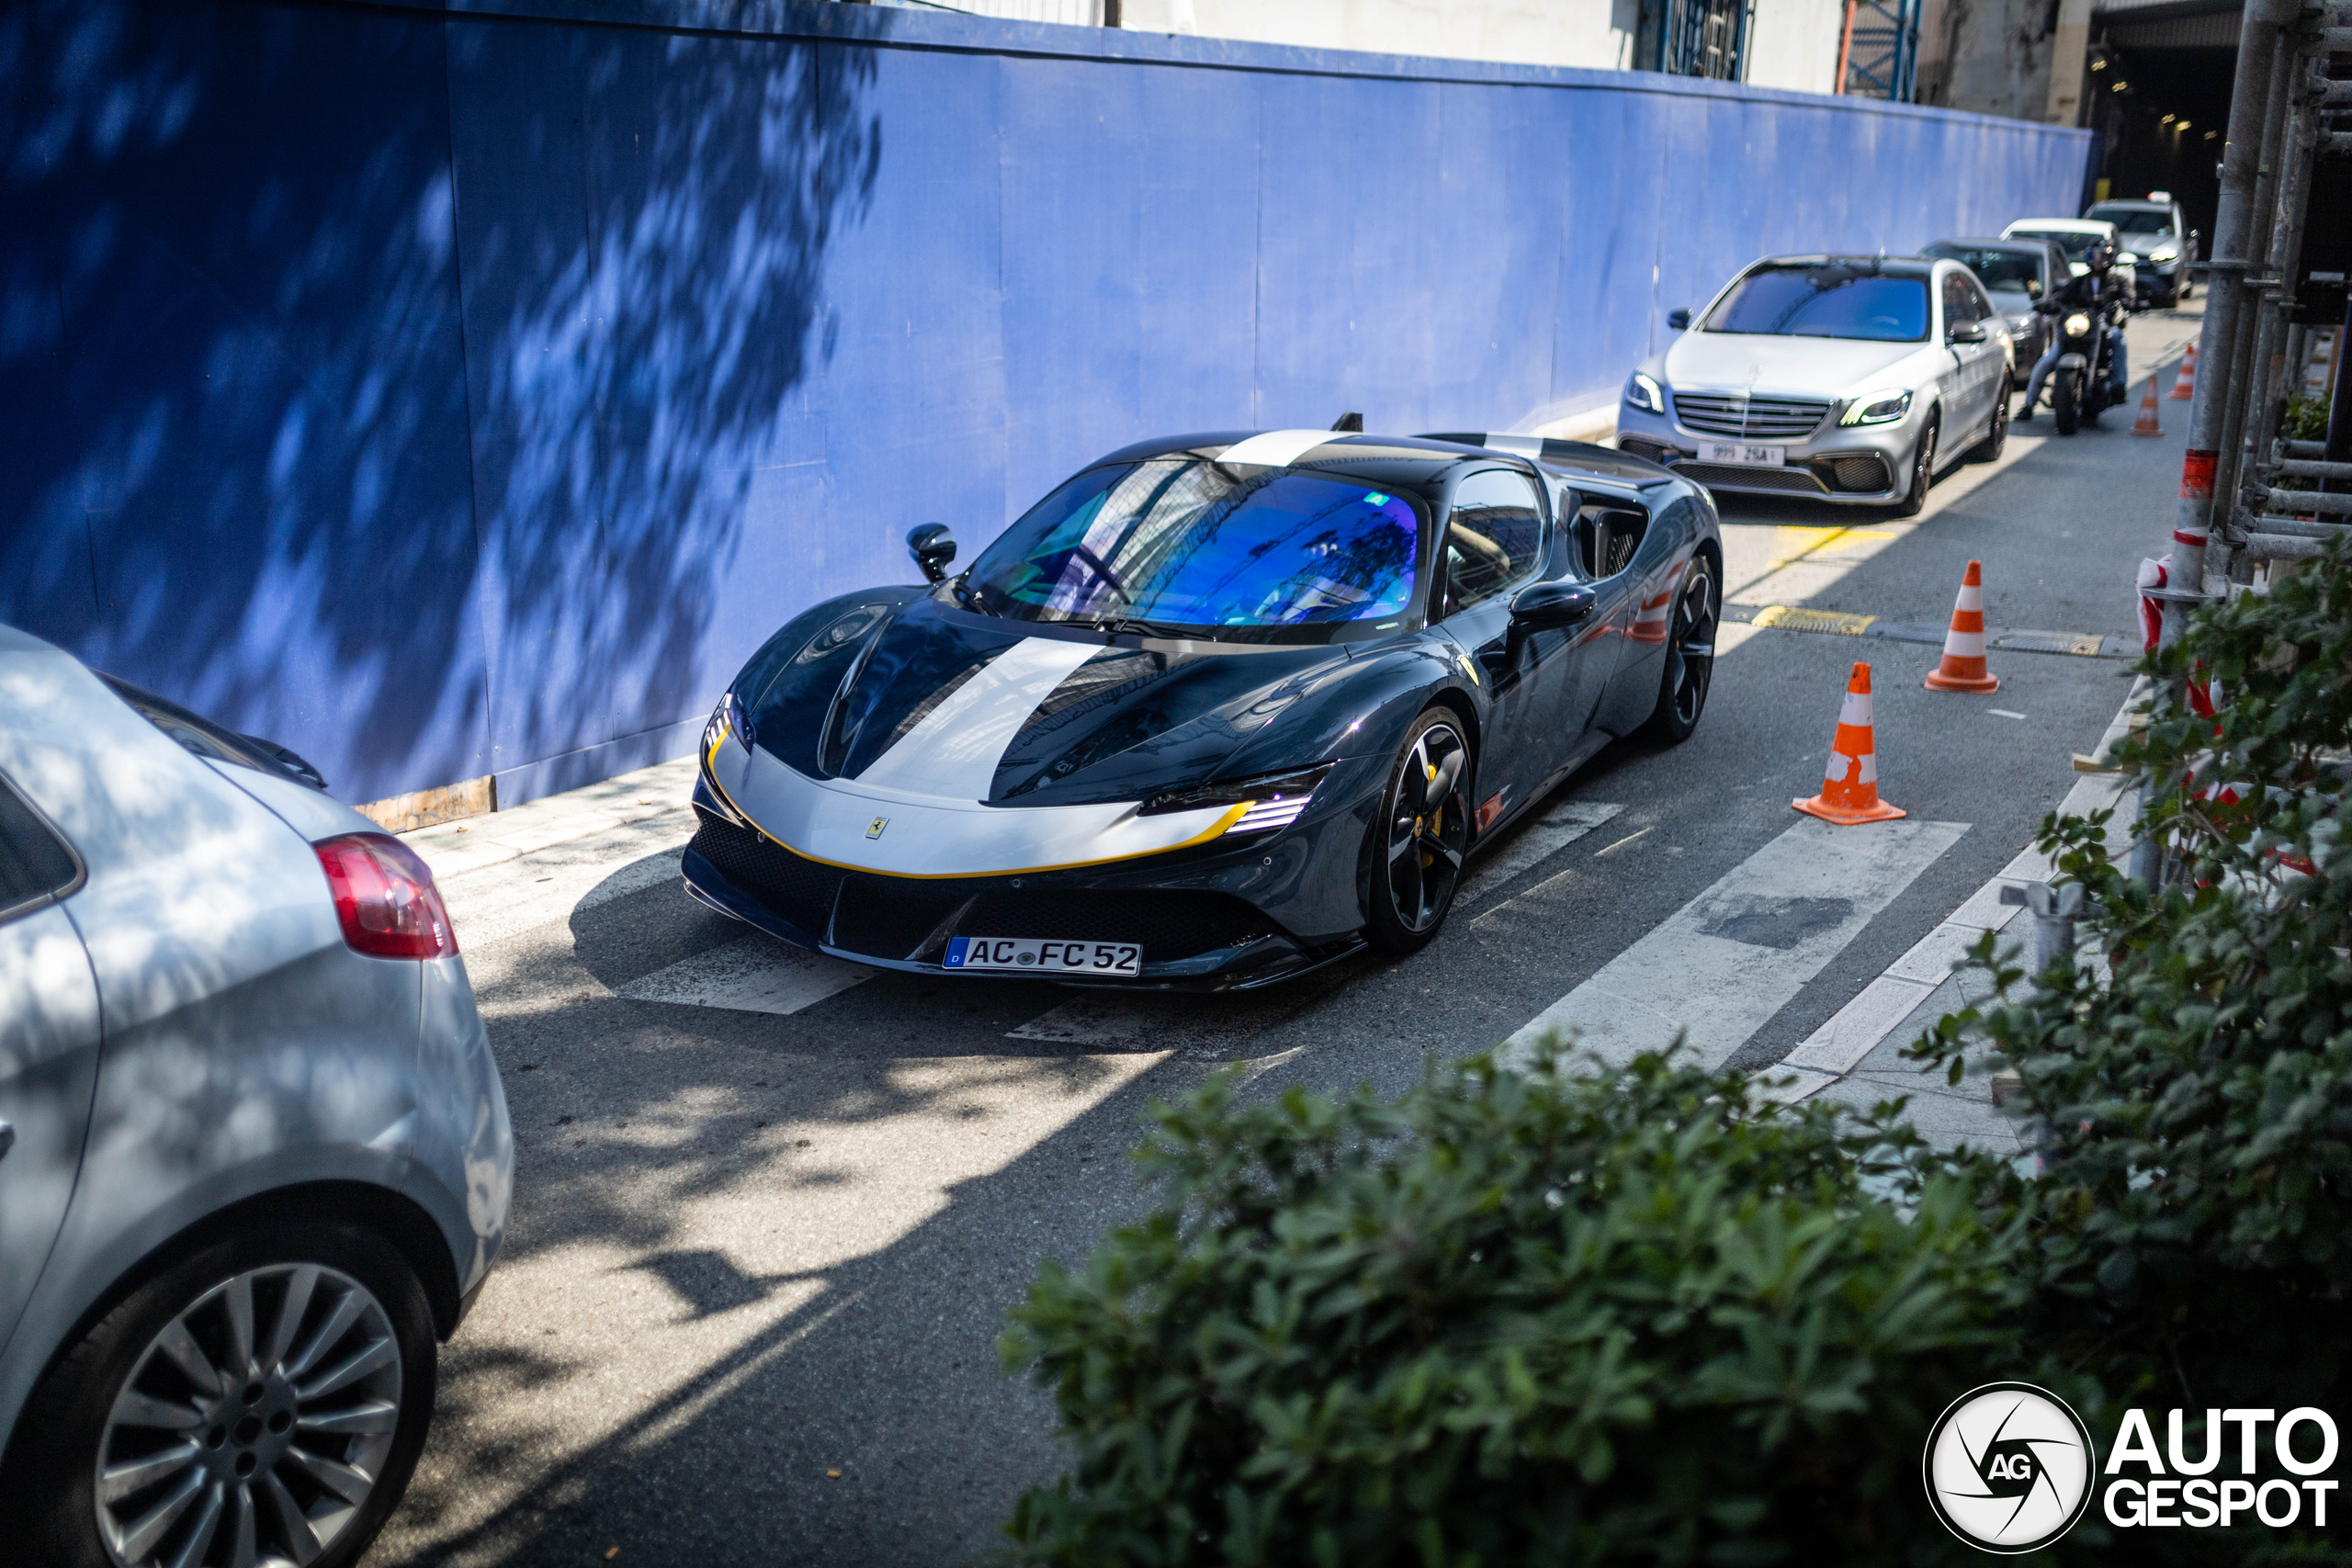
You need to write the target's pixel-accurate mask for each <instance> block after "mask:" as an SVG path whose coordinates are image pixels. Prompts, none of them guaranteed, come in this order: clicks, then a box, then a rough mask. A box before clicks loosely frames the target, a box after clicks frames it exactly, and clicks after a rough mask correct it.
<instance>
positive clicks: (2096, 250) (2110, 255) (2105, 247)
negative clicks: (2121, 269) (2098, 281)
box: [2083, 240, 2115, 272]
mask: <svg viewBox="0 0 2352 1568" xmlns="http://www.w3.org/2000/svg"><path fill="white" fill-rule="evenodd" d="M2083 265H2085V266H2087V267H2089V268H2090V269H2091V270H2092V271H2093V272H2105V271H2106V270H2107V269H2108V268H2109V267H2111V266H2113V265H2115V247H2114V246H2113V245H2110V244H2109V243H2107V242H2106V241H2105V240H2093V241H2092V242H2091V248H2090V249H2089V250H2087V251H2085V252H2084V253H2083Z"/></svg>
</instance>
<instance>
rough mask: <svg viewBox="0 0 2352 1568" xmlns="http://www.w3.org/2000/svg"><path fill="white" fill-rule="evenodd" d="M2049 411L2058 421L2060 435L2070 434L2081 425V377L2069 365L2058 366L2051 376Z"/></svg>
mask: <svg viewBox="0 0 2352 1568" xmlns="http://www.w3.org/2000/svg"><path fill="white" fill-rule="evenodd" d="M2050 412H2051V413H2052V415H2053V416H2054V417H2055V418H2056V419H2057V421H2058V434H2061V435H2072V434H2075V432H2076V431H2077V430H2080V429H2081V428H2082V427H2083V386H2082V378H2081V377H2079V376H2077V375H2075V367H2073V366H2071V365H2061V366H2060V367H2058V372H2057V374H2056V375H2055V376H2054V377H2052V378H2051V388H2050Z"/></svg>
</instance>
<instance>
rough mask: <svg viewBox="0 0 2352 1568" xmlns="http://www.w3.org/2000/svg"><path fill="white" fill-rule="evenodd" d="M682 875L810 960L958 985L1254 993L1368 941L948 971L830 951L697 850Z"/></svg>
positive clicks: (714, 903) (1269, 942) (1273, 941)
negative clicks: (1028, 970)
mask: <svg viewBox="0 0 2352 1568" xmlns="http://www.w3.org/2000/svg"><path fill="white" fill-rule="evenodd" d="M679 869H680V872H681V874H682V875H683V876H684V881H685V885H686V890H687V892H688V893H689V894H690V895H691V896H692V897H695V899H696V900H698V901H700V902H701V903H704V904H707V905H708V906H709V907H711V908H714V909H717V910H718V911H719V912H720V913H721V914H725V915H730V916H732V917H734V918H735V919H739V920H741V921H743V922H744V923H745V924H746V925H751V926H756V927H757V928H759V929H760V930H761V931H765V932H767V933H768V934H769V935H770V936H773V937H775V938H777V939H778V940H779V941H783V942H790V943H792V944H793V945H794V946H795V947H802V948H807V949H808V950H809V951H810V952H812V953H824V954H825V955H826V956H828V957H831V958H839V959H842V960H844V961H846V962H848V963H852V964H865V965H866V966H867V967H868V968H873V969H889V970H895V971H897V972H899V973H900V974H907V975H938V976H950V977H953V978H956V979H959V980H990V979H994V980H1035V979H1048V978H1050V979H1052V982H1053V983H1054V984H1056V985H1062V986H1072V987H1079V988H1081V989H1100V990H1249V989H1253V988H1255V987H1260V986H1266V985H1272V984H1273V983H1274V982H1275V981H1277V980H1283V979H1288V978H1290V977H1291V976H1295V975H1303V974H1306V972H1307V971H1309V970H1311V969H1319V968H1322V967H1323V966H1324V965H1325V964H1333V963H1337V962H1338V961H1339V960H1340V959H1342V958H1345V957H1347V956H1349V955H1350V954H1351V953H1356V952H1360V951H1362V949H1363V942H1362V941H1361V940H1357V941H1351V942H1342V943H1340V944H1337V945H1336V946H1335V947H1333V948H1332V949H1330V950H1329V951H1325V952H1310V951H1309V950H1307V949H1306V948H1303V947H1301V946H1299V944H1298V943H1297V942H1295V941H1293V940H1292V939H1291V938H1290V937H1288V936H1286V935H1283V934H1282V933H1280V932H1273V933H1269V934H1268V935H1266V936H1263V937H1260V938H1258V939H1256V940H1254V941H1251V942H1244V943H1241V944H1239V945H1238V946H1234V947H1221V948H1212V949H1211V950H1209V951H1208V952H1206V953H1195V954H1193V956H1191V957H1189V958H1181V959H1177V960H1174V961H1172V962H1170V963H1164V964H1153V963H1149V962H1147V963H1146V964H1144V965H1143V973H1142V974H1141V975H1140V976H1137V977H1136V978H1135V979H1133V980H1100V979H1098V980H1090V981H1079V980H1070V979H1062V978H1059V977H1054V976H1033V975H1023V974H1020V973H1018V972H1008V971H1004V970H989V969H981V970H973V969H950V968H948V967H946V966H945V965H944V964H930V963H923V962H919V961H916V960H912V959H901V958H878V957H876V956H875V955H874V954H872V953H856V952H853V951H851V950H850V949H847V948H842V947H835V946H831V945H829V944H827V943H826V942H824V941H823V940H822V939H821V938H820V937H819V936H817V935H815V934H812V933H810V932H809V931H802V930H801V929H800V928H799V927H798V926H796V925H794V924H793V923H792V922H791V921H789V920H786V919H784V918H783V917H781V916H779V915H777V914H776V913H775V911H774V910H772V909H770V908H767V907H766V906H765V905H764V904H763V903H761V902H760V901H759V900H758V899H757V898H754V897H752V896H751V895H750V894H749V893H746V892H744V891H743V890H742V889H741V888H740V887H738V886H735V885H734V884H733V883H732V882H730V881H729V880H728V878H727V877H726V876H725V875H724V874H722V873H721V872H720V871H719V870H718V867H716V866H714V865H712V864H711V863H710V862H709V861H708V860H707V859H705V858H704V857H703V856H702V855H701V854H699V853H697V852H695V850H693V849H692V848H689V849H687V850H686V851H685V852H684V855H683V856H682V857H681V861H680V867H679Z"/></svg>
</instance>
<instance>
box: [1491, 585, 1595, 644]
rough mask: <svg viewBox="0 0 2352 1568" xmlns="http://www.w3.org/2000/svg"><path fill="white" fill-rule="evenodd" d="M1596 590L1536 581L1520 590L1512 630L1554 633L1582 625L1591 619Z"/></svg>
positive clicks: (1513, 606) (1514, 604)
mask: <svg viewBox="0 0 2352 1568" xmlns="http://www.w3.org/2000/svg"><path fill="white" fill-rule="evenodd" d="M1593 603H1594V601H1593V597H1592V590H1591V589H1589V588H1587V587H1586V586H1585V585H1584V584H1583V583H1581V582H1535V583H1531V584H1529V585H1528V586H1527V587H1525V588H1522V589H1521V590H1520V591H1519V596H1518V597H1517V598H1515V599H1513V600H1512V601H1511V602H1510V624H1511V629H1512V630H1513V631H1517V632H1542V631H1552V630H1554V629H1555V628H1557V627H1560V626H1578V625H1581V624H1582V623H1583V622H1585V621H1587V620H1589V619H1590V618H1591V615H1592V606H1593Z"/></svg>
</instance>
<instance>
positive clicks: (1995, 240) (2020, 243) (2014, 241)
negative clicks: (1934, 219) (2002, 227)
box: [1920, 234, 2050, 259]
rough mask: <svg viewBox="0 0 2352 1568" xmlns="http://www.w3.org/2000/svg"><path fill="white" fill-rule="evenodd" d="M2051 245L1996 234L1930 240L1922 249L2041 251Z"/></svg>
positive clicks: (2017, 235)
mask: <svg viewBox="0 0 2352 1568" xmlns="http://www.w3.org/2000/svg"><path fill="white" fill-rule="evenodd" d="M2049 244H2050V242H2049V241H2047V240H2030V239H2028V238H2026V237H2025V236H2024V235H2022V234H1996V235H1988V236H1987V237H1985V238H1984V239H1981V240H1977V239H1959V240H1930V241H1928V243H1927V245H1923V246H1921V247H1920V248H1921V250H1922V251H1925V250H1927V249H1928V248H1929V247H1932V246H1935V245H1978V246H1982V247H1983V248H1985V249H1986V250H2011V251H2040V250H2046V249H2048V247H2049ZM1947 259H1949V258H1947Z"/></svg>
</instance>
